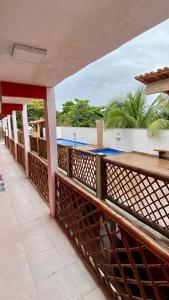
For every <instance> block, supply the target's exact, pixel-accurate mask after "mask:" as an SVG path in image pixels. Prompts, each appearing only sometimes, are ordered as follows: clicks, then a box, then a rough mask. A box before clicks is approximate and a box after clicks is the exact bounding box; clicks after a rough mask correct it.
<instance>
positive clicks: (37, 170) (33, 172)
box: [28, 152, 49, 201]
mask: <svg viewBox="0 0 169 300" xmlns="http://www.w3.org/2000/svg"><path fill="white" fill-rule="evenodd" d="M28 163H29V178H30V179H31V180H32V182H33V183H34V184H35V186H36V187H37V189H38V190H39V192H40V193H41V195H42V196H43V197H44V198H45V199H46V200H47V201H48V199H49V191H48V168H47V164H46V163H45V162H44V161H43V160H42V159H40V158H39V157H38V156H37V155H35V154H33V153H31V152H29V153H28Z"/></svg>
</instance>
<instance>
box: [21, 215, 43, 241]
mask: <svg viewBox="0 0 169 300" xmlns="http://www.w3.org/2000/svg"><path fill="white" fill-rule="evenodd" d="M19 228H20V232H21V237H22V239H23V240H25V239H29V238H32V237H34V236H36V235H40V234H43V233H44V226H43V224H42V222H41V221H40V219H38V220H35V221H32V222H29V223H26V224H21V225H20V226H19Z"/></svg>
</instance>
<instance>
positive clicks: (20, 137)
mask: <svg viewBox="0 0 169 300" xmlns="http://www.w3.org/2000/svg"><path fill="white" fill-rule="evenodd" d="M17 134H18V143H19V144H21V145H24V134H23V132H22V131H18V132H17Z"/></svg>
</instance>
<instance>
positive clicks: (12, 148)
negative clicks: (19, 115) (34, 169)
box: [10, 139, 15, 158]
mask: <svg viewBox="0 0 169 300" xmlns="http://www.w3.org/2000/svg"><path fill="white" fill-rule="evenodd" d="M10 150H11V153H12V155H13V157H14V158H15V142H14V140H13V139H10Z"/></svg>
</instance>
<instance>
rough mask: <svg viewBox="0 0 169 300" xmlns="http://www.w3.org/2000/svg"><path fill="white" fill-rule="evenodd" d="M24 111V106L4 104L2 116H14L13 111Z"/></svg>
mask: <svg viewBox="0 0 169 300" xmlns="http://www.w3.org/2000/svg"><path fill="white" fill-rule="evenodd" d="M13 110H15V111H22V110H23V105H22V104H8V103H2V115H6V116H7V115H12V111H13Z"/></svg>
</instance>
